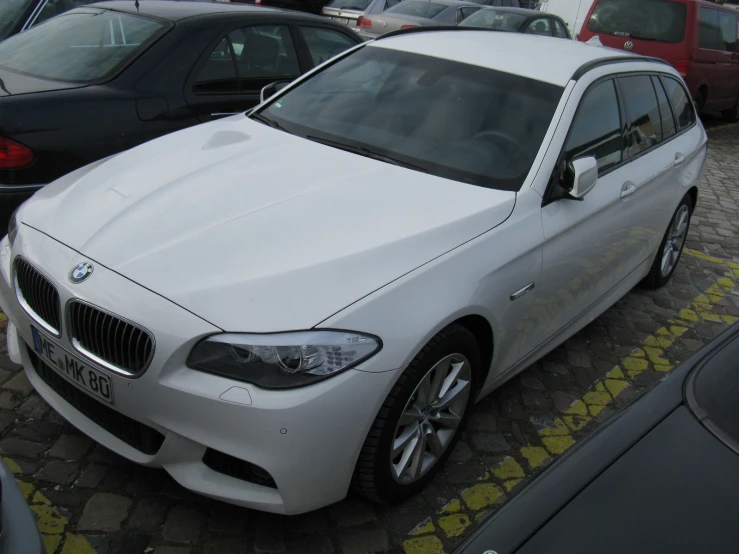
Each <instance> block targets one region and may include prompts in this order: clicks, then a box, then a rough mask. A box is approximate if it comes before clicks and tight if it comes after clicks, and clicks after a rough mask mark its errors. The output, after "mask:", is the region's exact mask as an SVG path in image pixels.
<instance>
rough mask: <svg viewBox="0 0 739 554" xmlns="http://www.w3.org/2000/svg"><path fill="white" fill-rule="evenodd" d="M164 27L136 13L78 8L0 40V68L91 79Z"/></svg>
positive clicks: (119, 62) (116, 64)
mask: <svg viewBox="0 0 739 554" xmlns="http://www.w3.org/2000/svg"><path fill="white" fill-rule="evenodd" d="M166 27H167V26H166V24H165V23H162V22H160V21H157V20H154V19H151V18H148V17H143V16H139V15H133V14H127V13H121V12H116V11H111V10H100V9H94V8H80V9H76V10H72V11H69V12H67V13H65V14H62V15H60V16H58V17H54V18H52V19H50V20H48V21H46V22H45V23H43V24H41V25H39V26H38V27H34V28H33V29H31V30H29V31H26V32H25V33H20V34H19V35H16V36H14V37H10V38H9V39H8V40H5V41H3V42H0V67H2V68H4V69H9V70H11V71H15V72H18V73H23V74H25V75H31V76H33V77H40V78H44V79H53V80H56V81H67V82H73V83H91V82H95V81H98V80H101V79H103V78H105V77H106V76H108V75H110V74H112V73H114V72H115V71H117V70H118V68H120V67H121V66H123V65H124V64H125V63H126V62H128V61H129V60H130V59H132V58H133V57H135V56H137V55H138V53H139V52H140V51H142V50H143V49H144V48H146V47H147V46H148V44H149V43H150V42H151V41H152V40H154V39H155V38H156V37H157V36H158V35H159V33H161V32H162V31H163V30H164V29H166Z"/></svg>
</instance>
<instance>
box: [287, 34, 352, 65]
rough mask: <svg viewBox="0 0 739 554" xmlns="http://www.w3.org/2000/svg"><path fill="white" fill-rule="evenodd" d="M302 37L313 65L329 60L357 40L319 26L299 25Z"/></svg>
mask: <svg viewBox="0 0 739 554" xmlns="http://www.w3.org/2000/svg"><path fill="white" fill-rule="evenodd" d="M300 31H301V32H302V33H303V38H304V39H305V42H306V43H307V44H308V51H309V52H310V55H311V58H313V63H314V64H315V65H318V64H321V63H323V62H325V61H326V60H330V59H331V58H333V57H334V56H335V55H336V54H340V53H341V52H343V51H344V50H346V49H347V48H351V47H352V46H355V45H356V44H357V42H356V41H355V40H352V39H351V38H349V37H348V36H346V35H345V34H344V33H340V32H339V31H334V30H333V29H323V28H321V27H301V28H300Z"/></svg>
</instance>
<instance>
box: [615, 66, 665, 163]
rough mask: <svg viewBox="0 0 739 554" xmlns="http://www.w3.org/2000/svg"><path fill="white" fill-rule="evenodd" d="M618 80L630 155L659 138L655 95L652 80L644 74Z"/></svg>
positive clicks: (659, 131)
mask: <svg viewBox="0 0 739 554" xmlns="http://www.w3.org/2000/svg"><path fill="white" fill-rule="evenodd" d="M618 82H619V85H620V88H621V96H622V97H623V101H624V110H625V111H626V121H627V122H628V125H629V127H628V131H627V138H626V150H627V153H628V155H629V156H630V157H631V156H636V155H638V154H640V153H641V152H644V151H645V150H648V149H649V148H651V147H652V146H654V145H655V144H657V143H658V142H659V141H660V139H661V135H662V129H661V126H660V121H659V108H658V107H657V96H656V95H655V93H654V87H652V80H651V79H650V78H649V77H648V76H646V75H639V76H635V77H619V79H618Z"/></svg>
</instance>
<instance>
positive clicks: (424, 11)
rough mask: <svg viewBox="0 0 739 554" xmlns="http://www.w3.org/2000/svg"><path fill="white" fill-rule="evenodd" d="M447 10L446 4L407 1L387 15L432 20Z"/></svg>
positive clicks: (397, 5) (390, 10) (389, 11)
mask: <svg viewBox="0 0 739 554" xmlns="http://www.w3.org/2000/svg"><path fill="white" fill-rule="evenodd" d="M446 8H447V6H446V5H444V4H432V3H431V2H416V1H415V0H405V1H404V2H401V3H400V4H396V5H395V6H393V7H392V8H390V9H389V10H387V11H386V12H385V13H395V14H402V15H412V16H414V17H426V18H428V19H432V18H434V17H436V16H437V15H438V14H440V13H441V12H442V11H444V10H445V9H446Z"/></svg>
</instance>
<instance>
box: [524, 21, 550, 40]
mask: <svg viewBox="0 0 739 554" xmlns="http://www.w3.org/2000/svg"><path fill="white" fill-rule="evenodd" d="M526 32H527V33H529V34H532V35H542V36H545V37H551V36H552V27H551V25H550V23H549V19H548V18H546V17H542V18H539V19H534V21H532V22H531V23H529V24H528V26H527V27H526Z"/></svg>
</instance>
